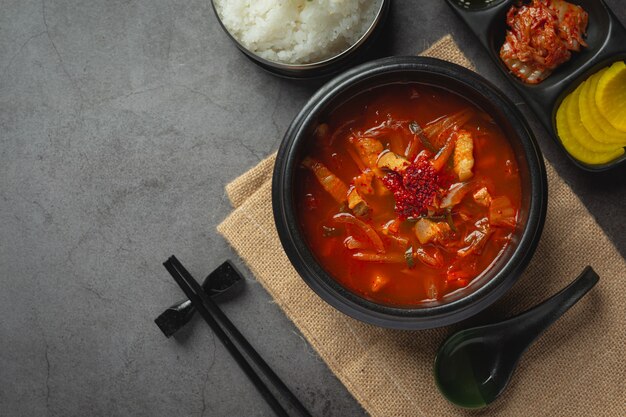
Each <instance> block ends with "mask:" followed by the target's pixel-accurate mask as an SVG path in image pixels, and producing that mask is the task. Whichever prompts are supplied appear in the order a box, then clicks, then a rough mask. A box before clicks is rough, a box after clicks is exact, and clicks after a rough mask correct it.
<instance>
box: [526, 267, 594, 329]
mask: <svg viewBox="0 0 626 417" xmlns="http://www.w3.org/2000/svg"><path fill="white" fill-rule="evenodd" d="M598 280H599V277H598V274H596V273H595V271H594V270H593V268H591V267H590V266H587V267H585V269H584V270H583V272H581V274H580V275H579V276H578V277H577V278H576V279H575V280H574V281H573V282H572V283H571V284H569V285H568V286H567V287H565V288H563V289H562V290H561V291H559V292H558V293H556V294H555V295H553V296H552V297H550V298H548V299H547V300H546V301H544V302H543V303H541V304H539V305H538V306H536V307H534V308H532V309H530V310H528V311H526V312H524V313H522V314H520V315H519V316H517V317H515V318H514V320H515V321H516V322H519V324H521V325H523V328H524V333H525V335H526V336H528V338H529V339H532V340H534V339H535V338H537V337H538V336H539V335H540V334H541V333H543V331H544V330H546V329H547V328H548V327H550V325H551V324H552V323H554V322H555V321H556V320H558V318H559V317H561V316H562V315H563V314H564V313H565V312H566V311H567V310H569V309H570V307H572V306H573V305H574V304H576V302H578V300H580V299H581V298H582V296H583V295H585V294H587V292H588V291H589V290H590V289H591V288H593V286H594V285H596V283H597V282H598Z"/></svg>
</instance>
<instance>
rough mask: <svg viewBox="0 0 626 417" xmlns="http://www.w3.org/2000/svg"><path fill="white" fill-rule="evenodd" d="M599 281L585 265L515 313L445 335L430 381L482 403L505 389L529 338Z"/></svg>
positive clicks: (454, 398) (453, 397)
mask: <svg viewBox="0 0 626 417" xmlns="http://www.w3.org/2000/svg"><path fill="white" fill-rule="evenodd" d="M597 282H598V274H596V273H595V272H594V271H593V269H591V267H590V266H588V267H586V268H585V270H584V271H583V272H582V273H581V274H580V276H579V277H578V278H576V280H574V282H572V283H571V284H570V285H568V286H567V287H566V288H564V289H563V290H561V291H560V292H559V293H557V294H555V295H554V296H552V297H551V298H549V299H548V300H546V301H544V302H543V303H541V304H539V305H538V306H536V307H533V308H531V309H530V310H528V311H525V312H524V313H521V314H520V315H518V316H515V317H512V318H510V319H507V320H505V321H502V322H499V323H494V324H489V325H486V326H481V327H474V328H471V329H466V330H462V331H460V332H458V333H455V334H453V335H452V336H450V337H449V338H448V339H447V340H446V341H445V342H444V343H443V345H441V347H440V348H439V352H438V353H437V357H436V358H435V381H436V383H437V386H438V388H439V390H440V391H441V393H442V394H443V395H444V397H446V398H447V399H448V400H449V401H450V402H452V403H454V404H456V405H458V406H461V407H465V408H481V407H484V406H486V405H488V404H489V403H491V402H493V401H494V400H495V399H496V398H497V397H498V396H499V395H500V394H502V392H503V391H504V389H505V388H506V386H507V384H508V382H509V380H510V379H511V375H512V374H513V371H514V370H515V367H516V366H517V362H518V360H519V358H520V357H521V356H522V354H523V353H524V352H525V351H526V349H527V348H528V347H529V346H530V345H531V344H532V342H533V341H534V340H535V339H536V338H537V337H538V336H539V335H540V334H541V333H543V331H544V330H545V329H547V328H548V327H549V326H550V325H551V324H552V323H554V322H555V321H556V320H557V319H558V318H559V317H561V316H562V315H563V314H564V313H565V312H566V311H567V310H568V309H569V308H570V307H571V306H573V305H574V304H576V302H577V301H578V300H580V298H581V297H582V296H583V295H585V294H586V293H587V291H589V290H590V289H591V288H592V287H593V286H594V285H595V284H596V283H597Z"/></svg>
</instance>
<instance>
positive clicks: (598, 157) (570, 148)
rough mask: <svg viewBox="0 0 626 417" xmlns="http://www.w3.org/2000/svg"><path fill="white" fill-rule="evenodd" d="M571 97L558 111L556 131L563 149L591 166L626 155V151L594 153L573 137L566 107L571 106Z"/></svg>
mask: <svg viewBox="0 0 626 417" xmlns="http://www.w3.org/2000/svg"><path fill="white" fill-rule="evenodd" d="M570 100H571V95H569V96H567V97H565V100H563V103H561V105H560V106H559V108H558V110H557V111H556V130H557V134H558V135H559V138H560V139H561V143H562V144H563V147H565V149H566V150H567V152H569V154H570V155H572V156H573V157H574V158H576V159H578V160H579V161H581V162H584V163H586V164H590V165H598V164H605V163H607V162H610V161H612V160H613V159H615V158H617V157H619V156H621V155H623V154H624V149H623V148H621V149H618V150H615V151H613V152H593V151H590V150H589V149H587V148H585V147H584V146H582V145H581V144H580V143H579V142H578V141H577V140H576V138H575V137H574V136H573V135H572V130H571V129H570V126H569V124H568V120H567V115H566V107H567V106H568V105H569V104H570Z"/></svg>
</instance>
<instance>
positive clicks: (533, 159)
mask: <svg viewBox="0 0 626 417" xmlns="http://www.w3.org/2000/svg"><path fill="white" fill-rule="evenodd" d="M402 82H419V83H424V84H430V85H433V86H437V87H440V88H444V89H447V90H449V91H452V92H454V93H456V94H458V95H460V96H462V97H465V98H466V99H468V100H469V101H471V102H472V103H474V104H475V105H477V106H478V107H480V108H481V109H482V110H484V111H486V112H487V113H488V114H490V115H491V116H492V117H493V118H494V120H495V121H496V123H497V124H498V125H499V126H500V128H501V129H502V130H503V132H504V134H505V136H506V137H507V138H509V141H510V143H511V145H512V147H513V151H514V152H515V154H516V157H517V163H518V166H519V171H520V178H521V182H522V202H521V207H520V214H519V222H518V224H519V225H518V227H517V229H516V230H515V232H514V234H513V237H512V239H511V243H510V244H509V245H508V246H507V247H506V249H505V250H504V252H503V253H502V254H501V255H500V256H499V257H498V258H497V260H496V261H495V263H494V264H493V265H492V267H491V268H489V269H488V270H486V271H485V272H483V273H482V274H481V275H480V276H479V277H477V278H476V279H475V280H474V281H472V283H470V285H469V286H468V287H466V288H464V289H462V290H459V291H456V292H454V293H452V294H450V295H448V296H446V297H445V298H444V300H442V301H437V302H435V301H433V302H429V303H426V304H424V305H423V306H420V307H418V308H402V307H390V306H387V305H381V304H376V303H374V302H371V301H369V300H366V299H364V298H362V297H360V296H358V295H356V294H354V293H352V292H350V291H349V290H347V289H346V288H344V287H342V286H341V285H340V284H339V283H338V282H337V281H335V279H333V277H331V276H330V275H329V274H328V273H327V272H326V271H325V270H324V269H323V268H322V266H321V265H320V264H319V263H318V261H317V260H316V258H315V256H314V255H313V253H312V252H311V250H310V249H309V247H308V246H307V243H306V240H305V238H304V236H303V234H302V231H301V227H300V222H299V218H298V213H297V212H296V204H295V201H294V187H295V186H296V184H295V177H296V172H297V169H298V166H299V164H300V161H301V159H302V158H303V156H304V155H303V154H302V153H303V150H304V148H305V145H306V143H307V141H309V140H311V138H312V137H313V132H314V131H315V129H316V127H317V126H318V124H320V123H323V122H324V121H325V118H326V115H328V114H329V113H330V112H332V111H333V109H334V108H336V107H337V106H339V105H341V104H342V103H344V102H345V101H346V100H347V99H349V98H351V97H353V96H355V95H356V94H359V93H362V92H364V91H367V90H368V89H371V88H373V87H377V86H381V85H385V84H389V83H402ZM272 201H273V209H274V219H275V221H276V227H277V229H278V235H279V236H280V240H281V243H282V245H283V247H284V249H285V252H286V254H287V256H288V257H289V260H290V261H291V263H292V264H293V266H294V267H295V269H296V270H297V271H298V273H299V274H300V276H301V277H302V279H304V281H305V282H306V283H307V284H308V285H309V286H310V287H311V288H312V289H313V290H314V291H315V292H316V293H317V294H318V295H319V296H320V297H321V298H322V299H324V300H325V301H326V302H328V303H329V304H331V305H332V306H334V307H335V308H337V309H338V310H340V311H342V312H343V313H345V314H347V315H349V316H351V317H354V318H356V319H359V320H362V321H364V322H368V323H372V324H376V325H379V326H383V327H390V328H398V329H427V328H433V327H440V326H444V325H448V324H451V323H455V322H458V321H460V320H463V319H465V318H468V317H470V316H472V315H474V314H476V313H478V312H479V311H481V310H483V309H484V308H486V307H487V306H488V305H490V304H491V303H493V302H494V301H495V300H497V299H498V298H499V297H501V296H502V295H503V294H504V293H505V292H506V291H507V290H508V289H509V288H510V287H511V286H512V285H513V283H514V282H515V281H516V280H517V278H518V277H519V275H520V274H521V272H522V271H523V270H524V268H525V267H526V266H527V264H528V262H529V261H530V259H531V257H532V255H533V253H534V251H535V248H536V246H537V243H538V241H539V237H540V235H541V231H542V229H543V223H544V220H545V215H546V204H547V182H546V173H545V166H544V164H543V158H542V156H541V152H540V150H539V147H538V146H537V143H536V140H535V138H534V136H533V134H532V132H531V130H530V128H529V127H528V125H527V123H526V121H525V119H524V117H523V116H522V115H521V113H520V112H519V111H518V110H517V108H516V107H515V106H514V105H513V103H512V102H511V101H510V100H509V99H508V98H507V97H506V96H505V95H504V94H503V93H502V92H501V91H499V90H498V89H497V88H496V87H494V86H493V85H492V84H491V83H489V82H488V81H486V80H485V79H484V78H482V77H481V76H480V75H478V74H476V73H474V72H472V71H469V70H467V69H465V68H463V67H460V66H458V65H455V64H451V63H449V62H446V61H441V60H438V59H433V58H423V57H391V58H385V59H381V60H377V61H372V62H369V63H367V64H363V65H361V66H358V67H356V68H354V69H352V70H350V71H348V72H346V73H343V74H342V75H340V76H338V77H336V78H334V79H333V80H331V81H330V82H329V83H327V84H326V85H325V86H323V87H322V88H321V89H320V90H319V91H318V92H317V93H316V94H315V95H314V96H313V97H312V98H311V99H310V100H309V102H308V103H307V104H306V105H305V106H304V108H303V109H302V110H301V111H300V113H299V114H298V116H296V118H295V119H294V121H293V122H292V124H291V126H290V127H289V129H288V130H287V133H286V134H285V137H284V139H283V142H282V144H281V146H280V149H279V151H278V157H277V160H276V166H275V168H274V176H273V184H272Z"/></svg>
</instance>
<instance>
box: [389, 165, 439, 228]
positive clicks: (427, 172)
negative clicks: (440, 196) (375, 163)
mask: <svg viewBox="0 0 626 417" xmlns="http://www.w3.org/2000/svg"><path fill="white" fill-rule="evenodd" d="M447 182H448V179H447V178H445V177H444V176H442V175H439V173H438V172H437V171H435V169H434V168H433V167H432V166H431V164H430V162H429V161H428V160H427V159H426V158H419V159H418V160H417V161H415V162H413V163H412V164H411V165H409V166H408V167H407V168H406V169H405V170H404V172H402V174H400V173H398V172H395V171H394V172H390V173H388V174H387V175H385V176H384V177H383V184H385V187H387V188H388V189H389V190H390V191H391V192H392V193H393V196H394V198H395V202H396V207H395V210H396V214H397V215H398V217H399V218H400V219H401V220H405V219H407V218H409V217H419V216H421V215H424V214H426V212H427V210H428V206H430V205H432V203H433V199H434V197H435V196H436V195H437V192H438V191H439V190H440V189H441V188H445V187H446V183H447Z"/></svg>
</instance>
